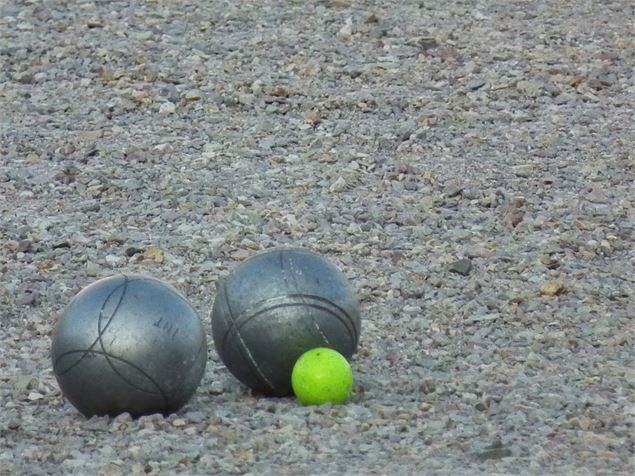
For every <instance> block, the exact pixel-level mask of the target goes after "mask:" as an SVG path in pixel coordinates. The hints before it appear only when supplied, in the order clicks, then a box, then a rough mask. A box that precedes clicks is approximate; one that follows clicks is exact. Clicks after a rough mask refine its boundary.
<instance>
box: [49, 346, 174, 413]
mask: <svg viewBox="0 0 635 476" xmlns="http://www.w3.org/2000/svg"><path fill="white" fill-rule="evenodd" d="M81 352H84V353H86V351H85V350H69V351H67V352H64V353H63V354H62V355H60V356H59V358H58V359H57V360H59V359H61V358H62V357H65V356H67V355H70V354H77V353H81ZM88 353H90V354H97V355H103V356H104V357H105V358H106V359H108V358H111V359H113V360H117V361H119V362H121V363H124V364H126V365H129V366H130V367H132V368H133V369H135V370H136V371H138V372H139V373H140V374H141V375H143V376H144V377H145V378H147V379H148V380H149V381H150V383H152V384H153V385H154V386H155V387H156V389H157V391H158V392H152V391H150V390H146V389H145V388H142V387H139V386H137V385H135V384H134V383H133V382H131V381H129V380H128V379H126V378H124V377H122V376H121V374H120V373H119V372H117V371H116V370H115V369H114V368H113V370H115V372H117V375H119V376H120V377H121V379H122V380H123V381H124V382H126V383H127V384H128V385H130V386H131V387H132V388H134V389H135V390H139V391H140V392H144V393H149V394H150V395H161V397H162V398H163V400H165V404H166V405H167V404H168V402H167V398H166V396H165V394H164V392H163V390H162V389H161V387H160V386H159V384H158V383H157V382H156V381H155V380H154V379H153V378H152V377H151V376H150V375H149V374H148V373H146V372H145V371H144V370H143V369H142V368H141V367H139V366H137V365H135V364H133V363H132V362H129V361H127V360H126V359H122V358H121V357H117V356H116V355H112V354H107V353H106V352H102V351H100V350H91V351H88ZM66 372H67V371H64V372H63V373H66ZM58 375H62V374H58Z"/></svg>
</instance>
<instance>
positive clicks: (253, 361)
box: [223, 286, 275, 391]
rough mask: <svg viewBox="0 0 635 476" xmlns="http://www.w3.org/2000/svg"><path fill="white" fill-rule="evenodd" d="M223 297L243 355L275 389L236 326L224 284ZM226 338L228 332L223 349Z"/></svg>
mask: <svg viewBox="0 0 635 476" xmlns="http://www.w3.org/2000/svg"><path fill="white" fill-rule="evenodd" d="M223 297H224V298H225V304H226V305H227V310H228V311H229V317H230V318H231V323H230V325H229V328H230V329H233V328H235V329H236V336H237V337H238V340H239V341H240V344H241V345H240V346H239V347H238V348H239V349H242V350H243V351H244V352H241V353H242V354H243V355H245V353H246V354H247V361H248V362H249V363H250V364H251V366H252V368H253V369H254V370H255V371H256V373H257V374H258V375H259V376H260V378H261V379H262V380H263V381H264V382H265V383H266V384H267V386H269V388H270V389H271V390H272V391H275V386H274V385H273V384H272V383H271V381H270V380H269V379H268V378H267V376H266V375H265V374H264V372H263V371H262V369H261V368H260V367H259V366H258V363H257V362H256V359H254V356H253V355H252V354H251V351H250V350H249V348H248V347H247V345H246V344H245V340H244V339H243V337H242V336H241V335H240V328H239V327H237V326H236V318H235V317H234V311H233V310H232V307H231V304H229V296H228V295H227V286H223ZM226 340H227V333H225V337H224V338H223V349H226V347H225V343H226Z"/></svg>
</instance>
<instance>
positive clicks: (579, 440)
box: [0, 0, 635, 475]
mask: <svg viewBox="0 0 635 476" xmlns="http://www.w3.org/2000/svg"><path fill="white" fill-rule="evenodd" d="M634 18H635V7H634V5H633V2H631V1H630V0H614V1H611V0H606V1H602V2H599V1H590V0H582V1H578V2H566V1H547V0H542V1H541V0H536V1H529V0H527V1H522V0H515V1H508V0H492V1H484V0H483V1H478V0H474V1H464V0H463V1H462V0H450V1H444V2H432V1H429V0H420V1H401V0H399V1H397V0H385V1H384V0H382V1H378V0H377V1H365V2H364V1H351V0H330V1H327V0H323V1H288V2H282V1H274V0H259V1H235V2H225V1H216V0H209V1H193V0H186V1H176V0H156V1H149V0H148V1H132V2H127V1H126V2H122V1H77V2H68V1H62V0H44V1H39V0H38V1H25V0H10V1H9V0H7V1H5V2H3V6H2V15H1V16H0V65H1V69H0V119H1V123H0V125H1V129H0V134H1V136H0V214H1V215H0V232H1V234H0V400H1V402H2V410H1V412H0V474H29V475H40V474H86V475H88V474H90V475H96V474H99V475H116V474H176V473H178V474H192V475H196V474H201V475H202V474H253V475H267V474H271V475H274V474H275V475H278V474H288V475H296V474H298V475H301V474H315V475H325V474H351V475H365V474H397V475H401V474H453V475H456V474H512V475H513V474H540V475H543V474H576V475H585V474H607V475H608V474H611V475H620V474H631V471H632V470H633V469H634V460H633V454H634V439H633V431H634V428H633V425H634V422H635V407H634V391H635V384H634V380H635V375H634V373H633V367H634V362H633V360H634V359H633V346H634V342H635V337H634V334H635V330H634V321H633V319H634V316H635V300H634V291H633V290H634V288H635V284H634V283H635V272H634V270H635V252H634V230H635V208H634V207H635V192H634V185H633V183H634V180H635V156H634V152H633V150H634V146H635V126H634V124H635V82H634V77H635V74H634V65H635V44H634V40H633V28H634V24H633V19H634ZM281 245H294V246H305V247H309V248H311V249H313V250H315V251H317V252H319V253H322V254H323V255H324V256H326V257H328V258H329V259H330V260H331V261H333V262H334V263H336V264H337V265H338V266H339V267H340V268H341V269H342V270H343V271H344V272H345V273H346V275H347V276H348V277H349V278H350V280H351V283H352V284H353V286H354V288H355V289H356V291H357V292H358V295H359V298H360V301H361V306H362V318H363V331H362V338H361V343H360V347H359V350H358V353H357V354H356V355H355V357H354V359H353V362H352V365H353V368H354V371H355V377H356V384H355V394H354V396H353V398H352V399H351V401H350V402H348V403H347V404H345V405H341V406H322V407H303V406H300V405H299V404H298V403H297V402H296V401H294V400H293V399H290V398H278V399H276V398H265V397H261V396H258V395H252V394H251V393H250V392H249V391H248V390H247V389H246V388H245V387H244V386H242V385H241V384H240V383H238V382H237V381H236V380H235V379H234V378H233V377H232V376H231V375H230V374H229V372H228V371H227V370H226V369H225V368H224V366H223V365H222V363H221V362H220V360H219V358H218V356H217V355H216V353H215V350H214V349H213V346H212V345H211V328H210V325H211V323H210V310H211V306H212V304H213V301H214V297H215V296H214V292H215V286H216V282H217V281H218V279H219V278H222V277H223V276H225V275H226V274H227V273H228V272H229V271H230V270H231V269H233V268H234V267H235V266H236V265H237V264H238V263H240V262H241V261H243V260H244V259H245V258H247V257H249V256H251V255H253V254H255V253H257V252H258V251H259V250H262V249H267V248H271V247H273V246H281ZM124 272H125V273H133V272H134V273H145V274H149V275H152V276H155V277H158V278H161V279H164V280H166V281H169V282H171V283H172V284H173V285H174V286H176V287H177V288H178V289H179V290H181V291H182V292H183V293H184V294H185V295H186V296H187V297H188V298H189V299H190V300H191V302H192V303H193V305H194V306H195V308H196V309H197V310H198V311H199V312H200V315H201V317H202V319H203V321H204V324H205V328H206V330H207V332H208V335H209V336H210V347H211V348H210V353H209V361H208V365H207V371H206V373H205V376H204V378H203V382H202V384H201V386H200V387H199V389H198V391H197V393H196V395H195V397H194V398H193V399H192V400H191V401H190V402H189V403H188V404H187V406H186V407H185V408H184V409H183V410H181V411H180V412H178V413H177V414H175V415H170V416H167V417H163V416H159V415H152V416H147V417H142V418H140V419H138V420H133V419H131V418H130V417H129V416H127V415H122V416H119V417H117V418H105V417H103V418H91V419H86V418H84V417H82V416H81V415H80V414H79V413H78V412H77V411H76V410H75V409H74V408H73V407H72V406H71V405H70V404H69V403H68V402H67V401H66V400H65V399H64V398H63V396H62V395H61V393H60V391H59V388H58V386H57V383H56V380H55V377H54V375H53V373H52V369H51V361H50V345H51V334H52V332H53V329H54V326H55V322H56V320H57V319H58V317H59V316H60V315H61V313H62V312H63V310H64V308H65V307H66V305H67V304H68V302H69V301H70V299H71V298H72V296H73V295H74V294H75V293H77V292H78V291H79V290H80V289H81V288H82V287H84V286H86V285H87V284H89V283H91V282H93V281H94V280H96V279H98V278H100V277H104V276H108V275H112V274H118V273H124Z"/></svg>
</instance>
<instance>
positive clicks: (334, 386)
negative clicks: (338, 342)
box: [291, 347, 353, 405]
mask: <svg viewBox="0 0 635 476" xmlns="http://www.w3.org/2000/svg"><path fill="white" fill-rule="evenodd" d="M291 386H292V387H293V393H295V396H296V397H298V400H300V401H301V402H302V403H303V404H305V405H321V404H323V403H344V402H345V401H346V400H347V399H348V397H349V396H350V395H351V390H352V388H353V371H352V370H351V366H350V364H349V363H348V360H346V357H344V356H343V355H342V354H340V353H339V352H337V351H336V350H333V349H328V348H326V347H318V348H315V349H312V350H309V351H308V352H305V353H304V354H302V355H301V356H300V358H299V359H298V360H297V361H296V363H295V365H294V367H293V372H292V373H291Z"/></svg>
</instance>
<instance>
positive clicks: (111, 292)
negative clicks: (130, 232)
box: [53, 275, 127, 375]
mask: <svg viewBox="0 0 635 476" xmlns="http://www.w3.org/2000/svg"><path fill="white" fill-rule="evenodd" d="M124 278H127V276H125V275H124ZM124 286H126V281H124V282H123V283H122V284H119V285H117V286H115V287H114V288H113V289H112V291H110V293H109V294H108V296H106V299H104V302H103V304H102V306H101V309H100V310H99V320H101V317H102V313H103V311H104V307H106V303H107V302H108V300H109V299H110V298H111V297H112V295H113V294H115V292H116V291H118V290H119V289H120V288H121V287H124ZM122 300H123V293H122V296H120V297H119V302H118V303H117V306H116V307H115V311H114V312H113V314H112V316H111V317H110V319H109V320H108V322H107V323H106V325H105V326H104V328H103V330H102V329H101V328H100V322H99V321H98V322H97V337H96V338H95V340H94V341H93V343H92V344H90V346H88V349H86V350H85V351H84V352H85V353H84V355H82V356H81V357H80V358H79V359H77V361H75V363H73V364H72V365H71V366H70V367H68V368H67V369H66V370H64V371H63V372H61V373H57V372H55V373H56V374H57V375H64V374H65V373H66V372H68V371H70V370H71V369H73V368H74V367H75V366H77V365H79V363H80V362H81V361H82V360H84V357H86V355H88V354H89V353H90V352H93V347H95V345H96V344H97V342H100V341H101V337H102V334H103V333H104V332H106V329H108V326H109V325H110V323H111V322H112V319H113V317H114V316H115V313H116V312H117V310H118V309H119V306H120V305H121V301H122ZM71 352H80V351H71ZM65 354H66V353H64V354H62V355H60V356H59V357H58V358H57V359H55V362H54V363H53V371H55V366H56V365H57V362H58V361H59V359H60V358H61V357H62V356H64V355H65Z"/></svg>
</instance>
